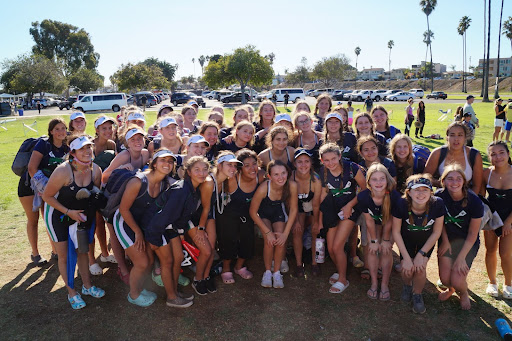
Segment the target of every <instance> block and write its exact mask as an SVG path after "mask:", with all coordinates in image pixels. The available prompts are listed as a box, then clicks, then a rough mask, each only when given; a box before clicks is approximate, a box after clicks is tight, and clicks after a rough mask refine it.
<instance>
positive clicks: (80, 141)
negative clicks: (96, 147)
mask: <svg viewBox="0 0 512 341" xmlns="http://www.w3.org/2000/svg"><path fill="white" fill-rule="evenodd" d="M88 144H94V143H93V142H92V141H91V140H89V138H88V137H87V136H80V137H77V138H76V139H74V140H73V142H71V144H70V145H69V149H70V150H78V149H81V148H82V147H83V146H86V145H88Z"/></svg>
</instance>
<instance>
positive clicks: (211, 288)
mask: <svg viewBox="0 0 512 341" xmlns="http://www.w3.org/2000/svg"><path fill="white" fill-rule="evenodd" d="M204 281H205V282H206V289H207V290H208V292H209V293H210V294H213V293H214V292H217V286H216V285H215V278H213V277H211V276H208V277H206V278H205V279H204Z"/></svg>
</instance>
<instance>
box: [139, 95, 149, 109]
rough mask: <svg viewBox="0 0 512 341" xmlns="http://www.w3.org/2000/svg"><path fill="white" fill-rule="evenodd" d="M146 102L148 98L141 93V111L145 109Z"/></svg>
mask: <svg viewBox="0 0 512 341" xmlns="http://www.w3.org/2000/svg"><path fill="white" fill-rule="evenodd" d="M147 102H148V98H147V97H146V95H142V97H141V98H140V103H141V104H142V111H144V112H145V111H146V103H147Z"/></svg>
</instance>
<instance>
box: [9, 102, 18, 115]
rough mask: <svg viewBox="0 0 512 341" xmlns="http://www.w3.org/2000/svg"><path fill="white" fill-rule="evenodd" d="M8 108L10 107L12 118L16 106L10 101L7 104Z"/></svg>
mask: <svg viewBox="0 0 512 341" xmlns="http://www.w3.org/2000/svg"><path fill="white" fill-rule="evenodd" d="M9 106H10V107H11V116H14V115H15V114H16V110H15V109H16V104H15V103H14V101H11V102H10V103H9Z"/></svg>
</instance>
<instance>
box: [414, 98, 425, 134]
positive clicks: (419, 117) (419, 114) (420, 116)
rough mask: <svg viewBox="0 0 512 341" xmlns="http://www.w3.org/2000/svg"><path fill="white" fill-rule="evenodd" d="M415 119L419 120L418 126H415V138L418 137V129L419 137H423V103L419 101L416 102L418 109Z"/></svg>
mask: <svg viewBox="0 0 512 341" xmlns="http://www.w3.org/2000/svg"><path fill="white" fill-rule="evenodd" d="M416 121H418V122H420V123H421V125H420V127H416V132H415V134H414V135H416V138H418V131H419V133H420V137H421V138H423V128H424V127H425V103H423V101H420V102H419V103H418V110H417V111H416Z"/></svg>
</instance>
